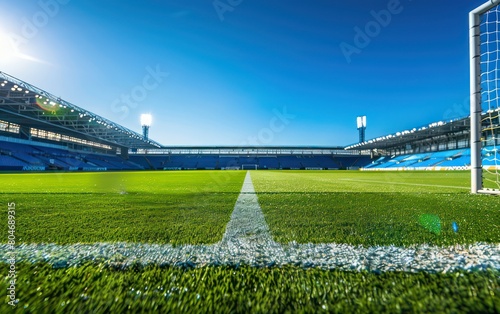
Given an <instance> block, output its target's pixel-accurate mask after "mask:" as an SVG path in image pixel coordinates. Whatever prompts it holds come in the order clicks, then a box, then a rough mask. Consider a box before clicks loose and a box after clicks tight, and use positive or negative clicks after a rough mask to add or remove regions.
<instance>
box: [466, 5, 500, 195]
mask: <svg viewBox="0 0 500 314" xmlns="http://www.w3.org/2000/svg"><path fill="white" fill-rule="evenodd" d="M499 5H500V0H489V1H487V2H485V3H484V4H482V5H480V6H479V7H477V8H476V9H474V10H472V11H471V12H470V13H469V41H470V45H469V49H470V92H471V97H470V124H471V126H470V128H471V131H470V146H471V193H474V194H476V193H487V194H500V159H499V157H500V150H499V144H500V141H499V134H500V123H499V114H500V98H499V97H498V95H499V93H500V66H499V64H500V7H499Z"/></svg>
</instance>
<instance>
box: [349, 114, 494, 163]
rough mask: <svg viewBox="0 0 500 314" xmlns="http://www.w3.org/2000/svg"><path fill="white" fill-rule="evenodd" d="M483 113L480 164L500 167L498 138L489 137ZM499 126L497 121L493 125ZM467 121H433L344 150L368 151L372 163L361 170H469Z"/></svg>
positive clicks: (469, 150)
mask: <svg viewBox="0 0 500 314" xmlns="http://www.w3.org/2000/svg"><path fill="white" fill-rule="evenodd" d="M488 115H489V113H487V112H485V113H483V117H484V118H485V119H483V121H485V122H484V124H483V126H482V132H483V137H482V139H483V148H482V151H481V156H482V158H481V159H482V165H483V167H484V168H485V169H488V170H490V171H491V170H494V169H497V168H498V167H499V165H498V164H497V162H496V161H495V159H494V158H492V156H495V154H498V148H497V146H498V144H499V142H500V139H499V137H498V135H494V136H492V135H491V127H490V125H491V123H490V122H491V121H488V119H486V117H487V116H488ZM496 123H498V121H497V122H496ZM470 141H471V139H470V118H469V117H466V118H462V119H454V120H449V121H439V122H434V123H431V124H428V125H425V126H422V127H419V128H413V129H411V130H404V131H401V132H397V133H395V134H389V135H386V136H381V137H378V138H375V139H372V140H368V141H366V142H363V143H357V144H354V145H350V146H348V147H346V149H347V150H350V149H356V150H361V151H370V152H371V155H372V157H373V161H372V162H371V163H370V164H369V165H367V166H365V167H363V170H469V169H470V166H471V149H470Z"/></svg>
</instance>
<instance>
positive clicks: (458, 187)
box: [338, 179, 470, 190]
mask: <svg viewBox="0 0 500 314" xmlns="http://www.w3.org/2000/svg"><path fill="white" fill-rule="evenodd" d="M338 180H339V181H353V182H362V183H381V184H385V185H387V183H388V181H377V180H360V179H338ZM390 183H391V184H398V185H410V186H425V187H436V188H450V189H461V190H470V187H464V186H453V185H440V184H423V183H409V182H408V183H407V182H394V181H391V182H390Z"/></svg>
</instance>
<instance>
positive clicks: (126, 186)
mask: <svg viewBox="0 0 500 314" xmlns="http://www.w3.org/2000/svg"><path fill="white" fill-rule="evenodd" d="M251 174H252V180H253V183H254V187H255V190H256V192H257V195H258V199H259V203H260V205H261V207H262V210H263V213H264V216H265V218H266V222H267V223H268V225H269V228H270V231H271V234H272V236H273V237H274V240H275V241H277V242H281V243H288V242H290V241H296V242H298V243H308V242H313V243H325V242H326V243H330V242H337V243H349V244H354V245H362V246H372V245H391V244H394V245H397V246H409V245H414V244H423V243H427V244H430V245H438V246H440V245H453V244H468V243H475V242H487V243H496V244H498V243H500V228H499V227H500V213H499V209H500V205H499V204H500V202H499V198H498V197H493V196H484V195H483V196H473V195H470V194H469V193H468V186H469V173H468V172H360V171H352V172H351V171H251ZM244 177H245V172H243V171H186V172H177V171H172V172H123V173H118V172H117V173H53V174H0V202H1V203H0V204H4V206H2V207H3V208H2V210H1V213H2V215H3V216H4V219H3V221H4V223H1V224H0V242H1V243H6V242H7V204H8V203H10V202H15V203H16V233H17V234H16V235H17V237H18V238H17V241H18V243H58V244H69V243H78V242H80V243H82V242H83V243H93V242H116V241H119V242H141V243H163V244H168V243H170V244H174V245H179V244H210V243H216V242H218V241H220V240H221V238H222V235H223V233H224V230H225V226H226V224H227V223H228V221H229V220H230V216H231V212H232V210H233V208H234V205H235V202H236V199H237V198H238V195H239V192H240V190H241V186H242V183H243V180H244ZM1 221H2V220H0V222H1ZM437 221H439V224H437ZM454 222H455V223H456V224H457V226H458V230H457V231H454V230H453V228H452V224H453V223H454ZM2 234H3V235H5V236H1V235H2ZM7 271H8V265H7V264H5V263H0V272H1V273H2V274H4V277H3V278H4V279H3V280H2V281H1V282H0V290H1V291H7V288H8V284H9V281H8V278H7V277H6V274H7ZM17 271H18V278H17V286H16V287H17V291H16V295H17V297H18V299H19V303H18V304H17V306H16V307H15V308H14V309H12V307H11V306H10V305H8V304H7V301H8V298H7V293H5V294H4V296H0V299H2V300H4V302H1V303H0V313H8V312H9V313H10V312H16V313H71V312H82V313H107V312H111V313H126V312H129V313H136V312H191V313H273V312H274V313H283V312H291V313H292V312H293V313H295V312H305V313H317V312H343V313H347V312H481V313H488V312H490V313H495V312H500V272H499V271H498V270H490V271H481V272H465V271H455V272H452V273H446V274H439V273H432V272H430V273H427V272H422V273H416V274H415V273H403V272H387V273H370V272H366V271H363V272H342V271H337V270H321V269H316V268H313V269H302V268H299V267H296V266H292V265H290V266H287V267H282V268H280V267H271V268H253V267H249V266H240V267H227V266H217V267H215V266H206V267H201V268H194V269H184V268H178V267H160V266H157V265H156V266H155V265H153V266H146V267H142V266H134V267H131V268H128V269H125V270H122V269H113V268H110V267H108V266H105V264H103V263H86V264H84V265H82V266H79V267H69V268H58V269H55V268H52V266H50V265H47V264H44V263H38V264H30V263H26V262H19V263H18V264H17Z"/></svg>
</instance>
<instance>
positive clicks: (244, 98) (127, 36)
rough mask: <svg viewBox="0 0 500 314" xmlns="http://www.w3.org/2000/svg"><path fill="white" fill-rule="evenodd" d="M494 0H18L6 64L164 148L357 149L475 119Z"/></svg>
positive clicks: (4, 20) (4, 34)
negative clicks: (472, 26) (478, 63)
mask: <svg viewBox="0 0 500 314" xmlns="http://www.w3.org/2000/svg"><path fill="white" fill-rule="evenodd" d="M483 2H484V0H478V1H476V0H474V1H472V0H471V1H456V0H440V1H431V0H413V1H411V0H400V1H397V0H381V1H379V0H349V1H334V0H317V1H305V0H302V1H299V0H289V1H282V0H279V1H278V0H217V1H216V2H214V1H213V0H208V1H201V0H196V1H195V0H178V1H173V0H144V1H125V0H101V1H90V0H88V1H84V0H40V1H11V0H9V1H3V2H1V3H0V45H1V47H0V71H4V72H6V73H8V74H11V75H13V76H15V77H18V78H20V79H22V80H25V81H27V82H29V83H32V84H34V85H36V86H38V87H41V88H43V89H45V90H47V91H49V92H52V93H53V94H55V95H57V96H60V97H61V98H63V99H65V100H67V101H70V102H72V103H74V104H76V105H78V106H80V107H84V108H86V109H88V110H90V111H92V112H95V113H97V114H99V115H102V116H104V117H106V118H108V119H110V120H113V121H115V122H117V123H120V124H122V125H124V126H126V127H128V128H130V129H133V130H135V131H138V132H140V123H139V116H140V114H141V113H151V114H152V115H153V125H152V127H151V130H150V136H151V138H153V139H155V140H157V141H158V142H160V143H162V144H164V145H242V144H249V145H256V144H258V145H320V146H332V145H347V144H351V143H355V142H357V136H358V135H357V130H356V116H358V115H367V117H368V118H367V119H368V129H367V138H374V137H378V136H381V135H386V134H389V133H395V132H397V131H402V130H405V129H411V128H413V127H419V126H422V125H425V124H427V123H431V122H435V121H439V120H443V119H450V118H457V117H461V116H466V115H467V114H468V112H467V98H468V95H469V82H468V78H469V75H468V73H469V69H468V64H469V57H468V15H467V14H468V12H469V11H470V10H472V9H473V8H475V7H476V6H478V5H480V4H482V3H483ZM214 3H215V5H214ZM54 4H57V5H54ZM382 10H384V11H383V12H382V13H380V12H381V11H382ZM374 12H375V13H376V14H373V13H374ZM387 12H388V13H387ZM359 30H361V31H362V32H363V33H364V35H359ZM363 37H364V38H363ZM150 72H157V73H156V74H155V75H151V74H150ZM166 73H168V75H167V74H166ZM127 97H128V99H127ZM284 111H285V112H284ZM277 112H278V113H277ZM292 116H293V117H292Z"/></svg>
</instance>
